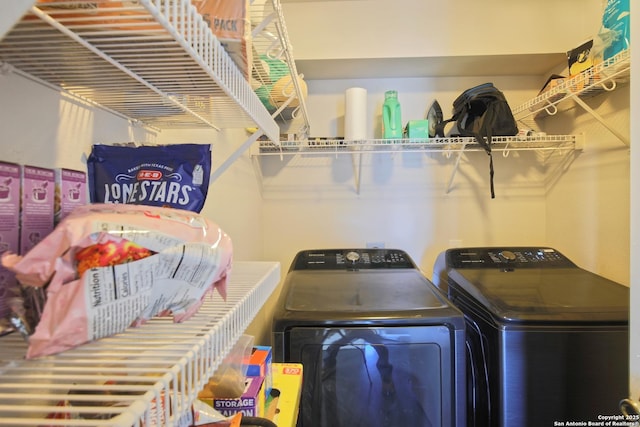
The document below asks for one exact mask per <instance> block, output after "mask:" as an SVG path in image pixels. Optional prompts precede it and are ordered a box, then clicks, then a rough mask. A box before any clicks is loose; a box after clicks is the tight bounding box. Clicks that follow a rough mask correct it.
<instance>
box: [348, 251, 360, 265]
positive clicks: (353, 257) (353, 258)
mask: <svg viewBox="0 0 640 427" xmlns="http://www.w3.org/2000/svg"><path fill="white" fill-rule="evenodd" d="M345 257H346V258H347V259H348V260H349V261H351V262H352V263H354V264H355V263H356V262H358V260H359V259H360V254H359V253H358V252H355V251H351V252H347V255H346V256H345Z"/></svg>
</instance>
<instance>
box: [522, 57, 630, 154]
mask: <svg viewBox="0 0 640 427" xmlns="http://www.w3.org/2000/svg"><path fill="white" fill-rule="evenodd" d="M630 73H631V54H630V50H629V49H626V50H623V51H622V52H620V53H618V54H617V55H615V56H613V57H611V58H609V59H607V60H605V61H602V62H600V63H598V64H596V65H594V66H592V67H591V68H589V69H587V70H584V71H582V72H581V73H580V74H578V75H575V76H572V77H568V78H565V79H563V81H562V82H560V83H559V84H558V85H556V86H555V87H553V88H552V89H550V90H547V91H544V92H543V93H541V94H540V95H538V96H537V97H535V98H533V99H531V100H529V101H527V102H525V103H524V104H521V105H519V106H518V107H516V108H514V109H513V114H514V116H515V118H516V119H517V120H518V121H521V122H524V121H525V120H527V119H540V118H544V117H547V116H553V115H555V114H557V112H558V106H559V104H561V103H563V102H566V101H568V100H573V101H574V102H575V103H576V104H577V105H579V106H580V107H582V108H583V109H584V110H585V111H587V112H588V113H589V114H591V115H592V116H593V117H594V118H595V119H596V120H597V121H598V122H600V123H601V124H602V125H603V126H605V127H606V128H607V129H608V130H609V131H610V132H611V133H612V134H614V135H615V136H616V137H617V138H618V139H620V140H621V141H622V142H624V143H625V144H626V145H629V140H628V137H626V136H625V135H623V134H622V133H621V132H619V131H618V130H617V129H616V128H615V127H614V126H611V125H610V124H609V123H607V121H606V120H605V119H604V118H603V117H602V116H601V115H600V114H598V113H597V112H596V111H595V110H594V109H593V108H591V107H590V106H589V105H588V104H587V103H586V102H585V101H584V99H587V98H591V97H593V96H596V95H599V94H602V93H604V92H611V91H614V90H616V88H617V87H618V85H619V84H625V83H628V82H629V79H630Z"/></svg>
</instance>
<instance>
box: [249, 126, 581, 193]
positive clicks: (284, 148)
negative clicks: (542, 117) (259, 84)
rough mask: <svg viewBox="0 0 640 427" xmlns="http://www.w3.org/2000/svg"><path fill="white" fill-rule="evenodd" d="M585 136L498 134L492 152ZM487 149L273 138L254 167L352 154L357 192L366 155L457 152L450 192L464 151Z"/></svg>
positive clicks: (564, 147)
mask: <svg viewBox="0 0 640 427" xmlns="http://www.w3.org/2000/svg"><path fill="white" fill-rule="evenodd" d="M583 147H584V135H544V134H537V135H532V136H496V137H493V138H492V140H491V152H492V153H501V154H502V155H503V156H504V157H507V156H509V153H510V152H511V151H573V150H582V149H583ZM477 151H481V152H484V151H485V149H484V148H483V147H482V146H481V145H480V144H478V142H477V141H476V140H475V138H472V137H449V138H429V139H370V140H362V141H350V140H344V139H331V138H309V139H306V140H303V141H280V143H279V144H278V145H276V144H274V143H273V142H271V141H260V143H259V145H258V148H257V150H254V152H253V153H252V157H253V158H254V167H255V168H257V173H258V174H259V175H261V174H260V172H259V165H258V162H257V160H259V159H260V158H264V157H270V156H278V157H280V160H284V158H285V157H290V156H305V157H306V156H309V157H313V156H340V155H350V156H352V163H353V167H354V178H355V187H356V193H357V194H359V193H360V182H361V179H360V178H361V172H362V156H363V155H379V154H391V155H393V154H394V153H398V154H404V153H425V154H430V153H442V154H443V155H444V156H446V157H448V158H451V157H452V156H453V155H454V154H455V157H454V160H453V162H454V164H453V170H452V172H451V177H450V179H449V184H448V188H447V193H448V192H449V191H450V190H451V187H452V183H453V179H454V178H455V175H456V174H457V172H458V168H459V166H460V160H461V158H462V156H463V155H464V154H465V153H469V152H477Z"/></svg>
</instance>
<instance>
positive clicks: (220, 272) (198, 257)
mask: <svg viewBox="0 0 640 427" xmlns="http://www.w3.org/2000/svg"><path fill="white" fill-rule="evenodd" d="M232 252H233V249H232V243H231V239H230V237H229V236H228V235H227V234H226V233H224V231H223V230H221V229H220V228H219V227H218V226H217V225H216V224H214V223H212V222H210V221H208V220H207V219H206V218H204V217H202V216H200V215H198V214H195V213H192V212H187V211H184V210H180V209H172V208H155V207H150V206H140V205H122V204H96V205H87V206H81V207H78V208H76V209H75V210H74V211H73V212H72V213H71V214H70V215H69V216H67V217H66V218H65V219H64V220H62V222H60V224H59V225H58V226H57V227H56V228H55V230H54V231H53V232H52V233H51V234H49V235H48V236H47V237H46V238H45V239H43V240H42V241H41V242H40V243H39V244H38V245H36V246H35V247H34V248H33V249H32V250H31V251H29V253H27V254H26V255H24V256H18V255H15V254H13V253H5V254H4V255H3V256H2V264H3V265H4V266H5V267H7V268H8V269H10V270H12V271H13V272H14V273H15V274H16V278H17V279H18V280H19V281H20V283H22V284H23V285H27V286H35V287H42V286H45V285H46V286H47V287H46V293H47V300H46V303H45V306H44V309H43V312H42V316H41V318H40V321H39V323H38V325H37V327H36V329H35V332H34V333H33V334H32V335H31V336H30V337H29V349H28V352H27V358H33V357H38V356H43V355H47V354H54V353H58V352H60V351H63V350H66V349H69V348H72V347H75V346H77V345H80V344H83V343H86V342H89V341H93V340H96V339H99V338H102V337H106V336H109V335H112V334H115V333H118V332H122V331H123V330H125V329H126V328H127V327H129V326H137V325H139V324H141V323H144V322H145V321H146V320H148V319H149V318H151V317H153V316H157V315H172V316H173V319H174V321H176V322H181V321H184V320H186V319H188V318H189V317H190V316H192V315H193V314H194V313H195V312H196V311H197V309H198V308H199V307H200V305H201V304H202V300H203V298H204V297H205V295H207V294H208V293H209V292H210V291H212V290H213V289H216V290H217V292H218V293H219V294H220V295H221V296H222V298H223V299H226V286H227V277H228V275H229V274H230V271H231V261H232Z"/></svg>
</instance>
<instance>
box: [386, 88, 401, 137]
mask: <svg viewBox="0 0 640 427" xmlns="http://www.w3.org/2000/svg"><path fill="white" fill-rule="evenodd" d="M382 137H383V138H384V139H395V138H402V117H401V114H400V103H399V102H398V92H397V91H395V90H388V91H386V92H385V93H384V103H383V104H382Z"/></svg>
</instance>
